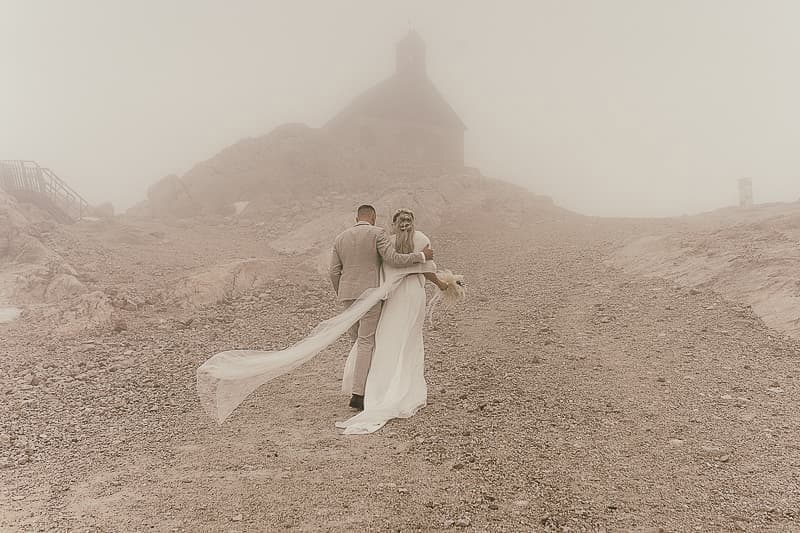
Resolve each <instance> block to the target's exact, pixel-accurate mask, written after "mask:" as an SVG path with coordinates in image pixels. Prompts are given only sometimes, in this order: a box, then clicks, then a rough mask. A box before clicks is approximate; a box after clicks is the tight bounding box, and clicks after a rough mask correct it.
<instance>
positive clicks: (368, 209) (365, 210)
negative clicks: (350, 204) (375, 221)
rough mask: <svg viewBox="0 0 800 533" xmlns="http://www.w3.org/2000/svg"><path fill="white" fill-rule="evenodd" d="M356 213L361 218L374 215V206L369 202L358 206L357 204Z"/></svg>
mask: <svg viewBox="0 0 800 533" xmlns="http://www.w3.org/2000/svg"><path fill="white" fill-rule="evenodd" d="M356 215H357V216H358V217H359V218H361V217H374V216H375V208H374V207H372V206H371V205H369V204H364V205H360V206H358V211H357V212H356Z"/></svg>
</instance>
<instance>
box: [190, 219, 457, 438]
mask: <svg viewBox="0 0 800 533" xmlns="http://www.w3.org/2000/svg"><path fill="white" fill-rule="evenodd" d="M392 226H393V229H394V233H395V235H394V236H393V241H392V245H393V246H395V248H396V249H397V251H398V252H401V253H409V252H413V251H420V250H422V249H423V248H425V246H426V245H427V244H429V243H430V240H429V239H428V237H426V236H425V234H423V233H422V232H419V231H416V230H415V228H414V214H413V213H412V212H411V211H410V210H408V209H401V210H398V211H397V212H396V213H395V215H394V216H393V217H392ZM426 279H427V280H430V281H431V282H433V283H435V284H436V285H437V286H438V287H439V288H440V289H441V290H442V292H440V293H438V294H437V295H436V296H435V297H434V299H433V300H432V302H431V304H432V305H434V304H435V303H437V302H438V301H440V300H442V299H444V300H447V301H454V300H457V299H459V298H461V297H462V296H463V294H464V288H463V277H462V276H455V275H453V274H452V273H450V272H449V271H445V272H443V273H442V272H440V273H438V274H437V273H436V266H435V264H433V262H432V261H426V262H425V263H418V264H415V265H411V266H406V267H400V268H394V267H391V266H389V265H386V264H384V266H383V269H382V281H381V283H380V286H379V287H376V288H371V289H367V290H365V291H364V292H363V293H362V294H361V296H359V297H358V298H357V299H356V300H355V301H354V302H353V303H352V305H350V306H349V307H348V308H347V309H346V310H345V311H343V312H342V313H340V314H338V315H336V316H334V317H333V318H330V319H328V320H326V321H324V322H322V323H320V324H319V325H318V326H317V327H316V328H314V330H313V331H312V332H311V333H310V334H309V335H308V336H307V337H305V338H304V339H303V340H301V341H300V342H298V343H296V344H294V345H292V346H290V347H289V348H286V349H284V350H280V351H259V350H229V351H225V352H221V353H218V354H216V355H214V356H212V357H211V358H210V359H208V360H207V361H206V362H205V363H203V364H202V365H201V366H200V367H199V368H198V369H197V393H198V396H199V397H200V403H201V405H202V406H203V408H204V409H205V410H206V412H207V413H208V414H209V415H211V416H212V417H213V418H214V419H215V420H216V421H217V422H218V423H220V424H222V422H224V421H225V419H226V418H228V416H230V414H231V413H232V412H233V411H234V410H235V409H236V408H237V407H238V406H239V405H240V404H241V403H242V402H243V401H244V400H245V399H246V398H247V397H248V396H249V395H250V394H251V393H252V392H253V391H255V390H256V389H257V388H258V387H260V386H261V385H263V384H264V383H267V382H268V381H270V380H272V379H274V378H276V377H278V376H282V375H284V374H286V373H288V372H290V371H291V370H293V369H294V368H297V367H298V366H300V365H302V364H303V363H305V362H306V361H309V360H310V359H311V358H313V357H314V356H315V355H316V354H318V353H319V352H320V351H322V350H323V349H325V348H326V347H328V346H329V345H331V344H332V343H334V342H335V341H336V340H337V339H338V338H339V337H340V336H342V335H343V334H345V333H346V332H347V331H348V330H350V328H351V326H352V325H353V324H355V323H356V322H358V321H359V320H360V319H361V317H362V316H363V315H364V314H366V313H367V312H368V311H369V310H370V309H372V308H373V307H374V306H375V305H376V304H378V303H379V302H381V301H384V304H383V312H382V313H381V318H380V321H379V324H378V329H377V332H376V336H375V351H374V354H373V357H372V363H371V366H370V370H369V373H368V375H367V383H366V390H365V394H364V411H363V412H361V413H359V414H358V415H356V416H354V417H353V418H351V419H349V420H347V421H344V422H340V423H337V424H336V425H337V427H340V428H343V429H344V432H345V433H346V434H354V433H372V432H374V431H376V430H378V429H380V428H381V427H383V425H384V424H386V422H387V421H388V420H390V419H391V418H404V417H410V416H412V415H413V414H414V413H415V412H416V411H418V410H419V409H420V408H422V407H424V406H425V403H426V400H427V387H426V384H425V377H424V375H423V371H424V348H423V344H422V325H423V321H424V319H425V315H426V312H425V310H426V307H425V288H424V285H425V280H426ZM432 310H433V309H431V311H432ZM356 349H357V344H356V345H355V346H353V349H352V350H351V351H350V355H349V357H348V359H347V363H346V365H345V375H344V378H343V390H346V391H349V390H350V387H349V385H350V384H351V383H352V377H353V369H354V360H355V357H354V355H355V351H356Z"/></svg>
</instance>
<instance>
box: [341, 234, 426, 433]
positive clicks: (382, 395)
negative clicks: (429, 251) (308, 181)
mask: <svg viewBox="0 0 800 533" xmlns="http://www.w3.org/2000/svg"><path fill="white" fill-rule="evenodd" d="M392 244H393V245H394V242H393V243H392ZM428 244H430V240H429V239H428V237H427V236H425V234H424V233H422V232H420V231H417V232H416V233H415V234H414V251H415V252H419V251H421V250H422V249H423V248H425V246H427V245H428ZM402 270H403V269H398V268H393V267H392V266H390V265H388V264H385V263H384V265H383V275H384V277H385V278H386V279H392V278H394V277H396V276H397V275H398V273H399V272H401V271H402ZM424 321H425V276H423V275H422V274H410V275H406V276H405V277H404V278H403V280H402V281H401V282H400V285H399V286H398V287H397V288H396V289H395V290H394V291H393V292H392V294H391V296H389V298H388V299H387V300H386V301H385V302H384V304H383V309H382V311H381V318H380V321H379V322H378V329H377V331H376V333H375V352H374V354H373V356H372V363H371V365H370V368H369V375H368V376H367V385H366V389H365V391H364V410H363V411H362V412H361V413H359V414H357V415H356V416H354V417H352V418H350V419H349V420H346V421H344V422H337V424H336V427H338V428H341V429H344V433H345V434H348V435H350V434H358V433H372V432H374V431H377V430H379V429H380V428H382V427H383V426H384V424H386V422H388V421H389V420H391V419H392V418H408V417H411V416H413V415H414V414H415V413H416V412H417V411H418V410H419V409H421V408H422V407H425V403H426V401H427V398H428V388H427V385H426V383H425V348H424V345H423V342H422V326H423V323H424ZM357 347H358V342H356V344H355V345H354V346H353V348H352V349H351V350H350V355H349V356H348V358H347V363H345V371H344V378H343V379H342V391H343V392H345V393H349V392H350V390H351V389H352V383H353V370H354V367H355V358H356V349H357Z"/></svg>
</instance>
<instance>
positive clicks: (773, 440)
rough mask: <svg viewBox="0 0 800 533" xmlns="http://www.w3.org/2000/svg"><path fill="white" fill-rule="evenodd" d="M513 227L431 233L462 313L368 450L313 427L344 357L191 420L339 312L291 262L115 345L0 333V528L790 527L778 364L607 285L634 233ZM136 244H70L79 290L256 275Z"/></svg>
mask: <svg viewBox="0 0 800 533" xmlns="http://www.w3.org/2000/svg"><path fill="white" fill-rule="evenodd" d="M511 221H515V222H511ZM519 222H520V221H519V220H516V219H514V218H511V219H509V218H507V217H504V216H502V215H500V216H492V215H491V214H490V213H489V212H480V211H478V212H470V213H463V214H460V215H459V214H456V215H453V216H451V217H450V218H449V219H448V220H447V221H446V222H445V223H443V225H441V226H440V227H438V228H437V229H436V232H431V235H432V239H433V240H434V244H435V248H436V251H437V262H438V264H439V265H440V266H441V267H444V268H450V269H452V270H454V271H457V272H459V273H463V274H465V275H466V276H467V279H468V282H469V288H470V297H469V299H468V300H467V301H466V302H464V303H462V304H460V305H459V306H458V307H457V308H454V309H449V310H445V311H442V312H440V313H439V315H438V317H437V319H436V322H435V324H434V325H433V326H429V327H428V328H427V330H426V333H425V335H426V355H427V374H426V375H427V379H428V385H429V405H428V407H426V408H425V409H423V410H422V411H421V412H420V413H419V414H418V415H417V416H415V417H413V418H411V419H408V420H402V421H393V422H390V423H389V424H388V425H387V426H386V427H385V428H384V429H382V430H381V431H380V432H378V433H376V434H374V435H371V436H347V437H345V436H342V435H339V434H338V433H337V431H336V429H335V428H334V422H335V421H337V420H341V419H345V418H347V417H348V416H349V415H350V411H349V409H348V408H347V407H346V401H347V398H346V397H344V396H343V395H342V394H341V393H340V391H339V385H340V384H339V378H340V376H341V371H342V367H343V364H344V358H345V355H346V352H347V346H346V344H345V341H344V339H342V340H340V341H339V342H338V343H337V344H335V345H334V346H332V347H330V348H329V349H328V350H326V351H325V352H323V353H322V354H320V355H319V356H318V357H317V358H316V359H314V360H313V361H311V362H310V363H309V364H307V365H305V366H303V367H301V368H300V369H298V370H297V371H295V372H293V373H292V374H290V375H288V376H284V377H282V378H279V379H278V380H276V381H274V382H272V383H270V384H269V385H268V386H265V387H264V388H262V389H261V390H259V391H258V392H257V393H256V394H254V395H253V396H252V397H251V398H250V399H249V400H248V401H247V402H246V403H245V404H244V405H243V406H242V407H241V408H240V409H239V410H238V411H237V412H236V413H235V414H234V416H233V417H232V418H231V419H230V420H229V421H228V422H226V424H225V425H223V426H221V427H218V426H216V425H215V424H214V423H213V422H212V421H211V420H210V419H208V418H207V417H206V416H205V414H204V413H203V412H202V411H201V409H200V408H199V405H198V402H197V399H196V395H195V391H194V371H195V369H196V367H197V366H198V365H199V364H201V363H202V362H203V361H204V360H205V359H206V358H207V357H209V356H210V355H211V354H213V353H215V352H217V351H221V350H224V349H232V348H245V347H257V348H263V349H274V348H280V347H283V346H285V345H287V344H288V343H290V342H293V341H296V340H299V339H300V338H302V337H303V336H304V335H305V334H306V333H307V332H308V331H309V330H310V329H311V328H312V327H313V325H315V324H316V323H317V322H319V321H320V320H323V319H325V318H327V317H329V316H331V315H332V314H334V313H335V312H336V310H337V308H336V306H335V304H334V302H333V298H332V294H331V291H330V289H329V287H328V284H327V282H326V280H325V279H324V278H322V277H320V276H317V275H314V274H311V273H308V272H300V273H298V272H293V268H292V264H293V262H294V261H297V258H292V257H286V256H275V257H271V260H274V268H275V278H280V279H278V280H277V281H274V282H273V283H271V284H270V286H269V287H267V288H265V289H264V288H260V289H258V290H254V291H251V292H247V293H244V294H241V295H238V296H237V297H236V298H232V299H229V300H226V301H223V302H221V303H219V304H217V305H214V306H211V307H207V308H203V309H199V310H180V311H178V310H176V309H174V308H171V307H168V306H163V305H159V304H157V303H153V304H146V303H145V304H142V305H141V306H139V307H138V308H137V309H136V310H130V311H124V312H122V313H123V316H124V322H125V328H117V329H118V331H116V332H114V331H96V332H91V331H90V332H86V333H85V334H81V335H77V336H72V337H63V336H59V334H57V333H55V332H54V331H53V328H52V324H42V323H33V322H31V320H30V319H28V320H26V318H25V315H23V318H21V319H19V320H17V321H15V322H12V323H10V324H0V337H1V338H2V343H1V344H0V357H2V360H3V365H2V370H0V398H2V402H0V480H1V481H2V482H1V483H0V530H3V531H5V530H8V531H17V530H20V531H77V530H80V531H188V532H199V531H223V530H224V531H276V530H308V531H377V530H394V531H432V530H444V529H454V530H459V529H464V530H475V531H527V530H534V531H539V530H548V531H549V530H552V531H597V530H603V529H608V530H634V531H651V530H652V531H659V530H665V531H673V530H674V531H690V530H697V531H709V530H716V531H733V530H742V531H765V530H769V531H792V530H798V529H800V524H799V522H800V517H798V503H800V486H799V483H800V481H798V472H800V470H798V466H800V441H798V438H797V427H798V423H799V422H800V416H799V415H798V411H797V409H796V406H797V402H798V387H797V382H798V379H800V373H798V370H797V368H796V361H797V356H798V350H799V349H800V344H799V343H798V342H797V341H796V340H793V339H791V338H789V337H787V336H785V335H783V334H781V333H778V332H776V331H774V330H770V329H768V328H767V327H766V326H765V325H764V324H763V322H762V321H761V320H760V319H759V318H758V317H757V316H755V315H754V314H753V312H752V310H751V309H750V308H749V307H748V306H745V305H743V304H740V303H737V302H733V301H727V300H724V299H723V298H722V297H721V296H719V295H718V294H717V293H715V292H710V291H703V290H696V289H688V288H682V287H679V286H676V285H674V284H672V283H671V282H668V281H665V280H662V279H658V278H645V277H635V276H634V275H633V274H630V273H625V272H623V271H621V270H619V269H617V268H616V267H614V266H613V263H612V262H610V261H608V258H609V254H610V253H611V251H612V250H614V249H615V248H616V247H617V246H618V245H619V244H620V243H621V242H622V241H623V240H624V239H627V238H629V237H630V236H631V235H632V234H637V233H641V232H643V231H645V230H644V229H643V228H641V227H639V226H637V227H636V228H634V227H632V226H631V225H630V224H626V223H625V222H622V221H597V220H592V219H581V218H575V219H574V220H572V219H565V218H562V219H560V220H555V219H554V220H550V221H547V220H539V221H537V222H536V223H528V222H522V223H521V224H520V223H519ZM420 229H422V230H425V228H420ZM148 231H149V230H148ZM153 231H156V230H153ZM158 231H161V232H163V233H164V235H162V234H160V233H159V234H156V237H155V241H154V242H151V241H149V240H142V239H139V240H133V241H131V240H128V241H127V242H126V243H125V244H124V245H122V244H120V245H112V244H110V241H108V242H106V241H102V240H101V239H100V240H98V239H99V238H96V237H92V239H94V240H93V241H92V242H95V243H96V248H97V252H96V253H97V256H98V259H97V260H98V261H99V260H102V258H103V257H106V258H112V259H108V260H109V261H112V263H113V265H114V268H113V269H111V272H110V273H109V274H108V276H110V277H108V278H103V277H102V276H103V275H104V274H99V275H100V277H101V279H99V280H98V281H97V283H98V284H100V285H103V284H108V285H111V284H114V283H116V284H119V285H121V286H122V285H124V284H125V283H127V284H128V285H129V286H131V287H135V288H139V289H141V291H142V292H148V291H150V290H152V291H156V290H157V289H158V288H159V287H162V288H163V286H164V284H165V283H168V280H169V279H170V276H171V275H173V274H177V273H180V272H188V271H191V270H192V269H196V268H197V267H198V266H202V265H211V264H215V263H216V262H218V261H219V260H221V258H223V257H228V256H230V255H231V254H233V251H234V250H236V249H237V248H239V247H241V248H242V249H243V250H244V252H242V253H241V255H242V256H243V257H248V256H251V255H257V254H258V249H257V247H255V246H254V245H252V244H247V243H248V242H250V243H252V239H253V238H255V237H256V236H257V234H256V233H254V232H255V230H253V231H252V232H248V231H249V230H242V229H240V228H237V227H226V226H224V225H221V226H220V225H218V226H214V227H213V228H209V229H208V231H206V228H202V227H198V228H190V229H186V228H174V227H164V228H161V229H159V230H158ZM140 233H141V232H140ZM140 233H137V235H139V234H140ZM147 234H148V235H149V233H147ZM89 237H91V236H88V237H87V235H81V234H75V236H74V239H75V240H76V241H75V242H78V241H82V240H83V241H85V240H87V239H89ZM165 240H166V241H169V242H170V244H169V247H164V245H163V244H159V243H161V242H162V241H165ZM75 246H76V247H77V246H80V245H79V244H75ZM217 252H218V253H217ZM103 254H107V255H103ZM62 255H64V256H65V257H68V258H69V259H70V260H71V261H72V262H73V264H74V263H76V262H77V261H78V260H79V258H78V257H77V256H75V255H74V254H72V256H71V255H70V254H69V253H68V252H67V251H63V250H62ZM267 255H268V254H267ZM133 257H137V258H138V261H139V264H138V265H135V266H129V265H132V264H133V262H132V261H131V258H133ZM97 270H98V272H100V271H103V269H102V268H98V269H97ZM165 280H167V281H165ZM143 300H144V301H146V297H145V296H143Z"/></svg>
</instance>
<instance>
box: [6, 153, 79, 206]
mask: <svg viewBox="0 0 800 533" xmlns="http://www.w3.org/2000/svg"><path fill="white" fill-rule="evenodd" d="M0 188H2V189H4V190H5V191H7V192H9V193H14V192H22V193H31V194H33V195H35V196H38V197H44V198H46V199H47V200H49V201H50V202H51V203H52V204H54V205H55V207H57V208H58V209H59V210H60V211H62V212H63V213H64V214H65V215H66V216H67V217H68V218H70V219H71V220H80V219H82V218H83V217H84V216H85V215H87V214H88V212H89V202H87V201H86V200H85V199H84V198H83V197H82V196H81V195H80V194H78V193H77V192H76V191H75V190H74V189H73V188H72V187H70V186H69V185H67V183H66V182H64V180H62V179H61V178H59V177H58V175H56V173H55V172H53V171H52V170H50V169H49V168H46V167H42V166H39V164H38V163H37V162H36V161H30V160H22V159H16V160H15V159H4V160H0Z"/></svg>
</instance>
